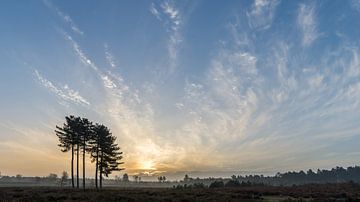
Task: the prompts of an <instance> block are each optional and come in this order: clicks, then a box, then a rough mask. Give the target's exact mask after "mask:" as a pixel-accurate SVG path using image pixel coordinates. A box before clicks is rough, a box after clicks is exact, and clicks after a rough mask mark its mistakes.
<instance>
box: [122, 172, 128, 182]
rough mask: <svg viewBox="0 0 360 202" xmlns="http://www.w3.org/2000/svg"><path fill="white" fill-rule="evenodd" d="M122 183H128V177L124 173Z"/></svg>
mask: <svg viewBox="0 0 360 202" xmlns="http://www.w3.org/2000/svg"><path fill="white" fill-rule="evenodd" d="M123 181H124V182H129V175H128V174H126V173H125V174H124V175H123Z"/></svg>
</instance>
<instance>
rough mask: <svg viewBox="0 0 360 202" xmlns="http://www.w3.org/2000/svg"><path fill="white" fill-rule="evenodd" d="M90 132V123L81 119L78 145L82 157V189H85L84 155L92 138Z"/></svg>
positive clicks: (91, 129)
mask: <svg viewBox="0 0 360 202" xmlns="http://www.w3.org/2000/svg"><path fill="white" fill-rule="evenodd" d="M92 131H93V125H92V123H91V122H90V121H89V120H88V119H85V118H82V119H81V120H80V123H79V137H80V139H81V141H80V145H81V147H82V156H83V162H82V165H83V188H84V189H85V180H86V177H85V176H86V175H85V165H86V164H85V154H86V152H87V150H88V148H87V146H88V142H89V141H90V139H91V137H92Z"/></svg>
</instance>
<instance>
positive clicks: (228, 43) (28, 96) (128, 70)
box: [0, 0, 360, 177]
mask: <svg viewBox="0 0 360 202" xmlns="http://www.w3.org/2000/svg"><path fill="white" fill-rule="evenodd" d="M0 24H1V26H0V93H1V99H0V112H1V113H0V154H1V155H0V171H1V172H2V174H7V175H16V174H18V173H20V174H23V175H26V176H35V175H37V176H46V175H48V173H50V172H52V173H58V174H60V173H61V172H62V171H63V170H69V168H70V153H62V152H61V151H60V148H58V147H57V144H58V140H57V137H56V135H55V133H54V129H55V126H56V125H62V124H63V123H64V121H65V116H67V115H76V116H81V117H86V118H88V119H90V120H91V121H93V122H94V123H102V124H105V125H107V126H108V127H109V128H110V129H111V131H112V133H113V134H114V135H115V136H116V137H117V143H118V144H119V145H120V147H121V149H122V151H123V152H124V162H125V164H124V167H125V168H126V170H125V171H122V172H121V173H117V175H121V174H123V173H125V172H127V173H129V174H140V175H143V176H147V175H149V176H153V175H160V174H161V175H167V176H176V174H178V175H183V174H184V173H191V172H192V173H194V175H199V176H200V175H201V176H206V175H216V173H218V174H221V173H223V174H224V175H226V176H227V175H230V173H235V172H242V173H262V174H274V173H276V172H278V171H279V172H283V171H288V170H301V169H303V170H307V169H310V168H312V169H317V168H321V169H328V168H332V167H335V166H353V165H359V163H360V162H359V155H360V147H359V146H358V142H359V141H360V124H359V120H360V104H359V102H360V49H359V45H360V29H358V27H360V1H359V0H347V1H345V0H319V1H281V0H254V1H250V0H246V1H245V0H244V1H238V0H234V1H232V0H226V1H205V0H196V1H190V0H183V1H171V0H158V1H156V0H154V1H151V0H149V1H136V2H135V1H131V0H122V1H115V0H114V1H112V0H107V1H92V0H86V1H85V0H79V1H70V0H61V1H60V0H43V1H41V0H39V1H36V0H32V1H19V0H5V1H2V2H1V6H0ZM93 167H94V165H93V164H91V163H90V161H89V162H88V163H87V171H88V173H87V175H88V176H89V177H91V176H92V173H93V170H94V168H93ZM214 173H215V174H214Z"/></svg>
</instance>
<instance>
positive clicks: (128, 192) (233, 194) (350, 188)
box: [0, 184, 360, 202]
mask: <svg viewBox="0 0 360 202" xmlns="http://www.w3.org/2000/svg"><path fill="white" fill-rule="evenodd" d="M310 200H316V201H335V200H336V201H339V200H340V201H349V200H350V201H351V200H353V201H357V200H360V187H359V186H358V185H354V184H327V185H303V186H294V187H242V188H219V189H185V190H177V189H163V188H157V189H155V188H154V189H151V188H146V189H145V188H142V189H141V188H131V189H130V188H129V189H125V188H111V189H110V188H104V189H103V190H101V191H96V190H93V189H88V190H86V191H82V190H73V189H60V188H49V187H36V188H35V187H34V188H29V187H26V188H25V187H23V188H22V187H16V188H11V187H8V188H0V201H181V202H185V201H310Z"/></svg>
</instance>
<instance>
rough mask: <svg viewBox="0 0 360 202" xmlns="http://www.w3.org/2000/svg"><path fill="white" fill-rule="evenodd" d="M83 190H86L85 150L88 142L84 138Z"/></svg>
mask: <svg viewBox="0 0 360 202" xmlns="http://www.w3.org/2000/svg"><path fill="white" fill-rule="evenodd" d="M83 144H84V145H83V188H84V190H85V149H86V141H85V136H84V142H83Z"/></svg>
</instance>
